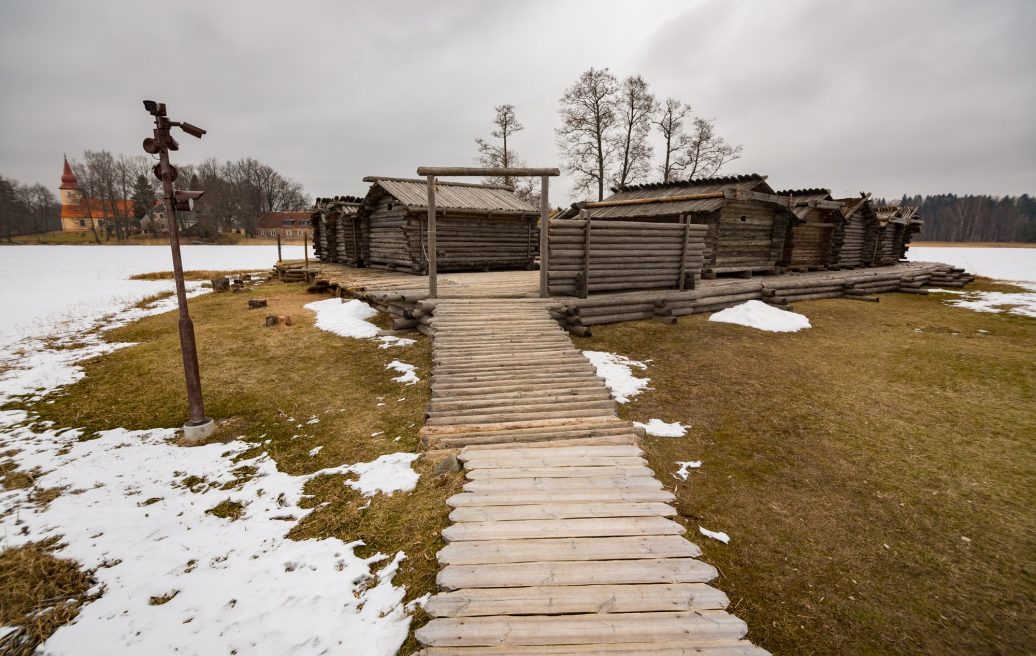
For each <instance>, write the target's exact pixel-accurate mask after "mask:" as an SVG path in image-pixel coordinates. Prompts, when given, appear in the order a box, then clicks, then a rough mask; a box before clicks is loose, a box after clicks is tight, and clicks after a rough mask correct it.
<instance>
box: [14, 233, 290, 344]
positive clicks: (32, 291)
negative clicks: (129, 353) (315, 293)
mask: <svg viewBox="0 0 1036 656" xmlns="http://www.w3.org/2000/svg"><path fill="white" fill-rule="evenodd" d="M283 254H284V257H285V258H287V259H301V258H302V256H303V249H302V246H284V247H283ZM181 255H182V257H183V266H184V269H185V270H188V271H189V270H192V269H193V270H202V269H209V270H233V269H254V270H256V271H265V270H267V269H269V268H270V267H271V266H273V264H274V262H276V261H277V247H276V246H273V245H270V246H193V245H192V246H182V247H181ZM172 268H173V260H172V255H171V254H170V251H169V247H168V246H4V247H0V308H2V310H0V349H2V348H4V347H6V346H8V345H10V344H12V343H14V342H17V341H18V340H20V339H22V338H24V337H27V336H31V335H39V334H47V333H48V332H50V331H51V330H52V329H53V328H54V327H55V326H60V325H62V324H65V327H67V324H68V323H69V322H74V323H76V324H81V325H83V326H87V325H92V323H93V320H94V319H96V318H97V317H99V316H101V315H104V314H107V313H110V312H114V311H116V310H118V309H120V308H123V307H126V306H127V305H131V304H133V303H135V302H137V301H139V300H140V299H142V298H144V297H146V296H150V295H152V294H157V293H159V292H164V291H172V290H173V281H172V280H130V279H129V277H130V276H132V275H135V274H139V273H151V272H154V271H171V270H172Z"/></svg>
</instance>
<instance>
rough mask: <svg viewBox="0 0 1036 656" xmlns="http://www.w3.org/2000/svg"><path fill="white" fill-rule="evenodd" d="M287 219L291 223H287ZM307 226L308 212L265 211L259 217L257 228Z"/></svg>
mask: <svg viewBox="0 0 1036 656" xmlns="http://www.w3.org/2000/svg"><path fill="white" fill-rule="evenodd" d="M289 221H290V222H291V223H289ZM299 226H302V227H308V226H309V212H266V213H265V214H263V215H261V216H260V217H259V221H258V223H257V224H256V227H259V228H267V229H269V228H297V227H299Z"/></svg>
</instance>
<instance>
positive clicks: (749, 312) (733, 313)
mask: <svg viewBox="0 0 1036 656" xmlns="http://www.w3.org/2000/svg"><path fill="white" fill-rule="evenodd" d="M709 321H718V322H720V323H733V324H737V325H739V326H747V327H749V328H757V329H759V330H765V331H768V332H772V333H794V332H798V331H800V330H805V329H806V328H809V327H810V323H809V319H808V318H807V317H806V316H805V315H802V314H797V313H795V312H789V311H787V310H782V309H780V308H776V307H774V306H772V305H768V304H766V303H763V302H762V301H745V302H744V303H742V304H741V305H735V306H734V307H731V308H727V309H725V310H720V311H719V312H716V313H715V314H713V315H711V316H710V317H709Z"/></svg>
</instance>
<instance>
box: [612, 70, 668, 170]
mask: <svg viewBox="0 0 1036 656" xmlns="http://www.w3.org/2000/svg"><path fill="white" fill-rule="evenodd" d="M615 108H616V113H617V114H618V117H619V121H618V123H619V124H618V129H617V130H616V131H615V134H614V135H613V137H612V149H613V150H614V151H615V153H616V160H617V163H618V169H617V170H616V172H615V176H614V178H613V180H612V181H613V182H614V183H615V184H616V185H618V186H623V185H626V184H630V183H633V182H637V181H640V180H643V179H644V178H645V177H646V176H647V175H648V173H649V172H650V171H651V157H652V155H653V154H654V151H653V149H652V147H651V144H650V143H648V136H649V135H650V134H651V123H652V118H653V117H654V114H655V112H656V111H657V109H658V104H657V103H656V102H655V97H654V96H653V95H652V94H651V92H650V91H649V90H648V85H647V82H645V81H644V78H642V77H641V76H639V75H631V76H630V77H628V78H626V79H625V80H623V82H622V87H621V88H620V89H619V92H618V97H617V98H616V102H615Z"/></svg>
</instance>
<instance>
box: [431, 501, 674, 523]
mask: <svg viewBox="0 0 1036 656" xmlns="http://www.w3.org/2000/svg"><path fill="white" fill-rule="evenodd" d="M546 501H547V500H545V503H538V504H530V505H526V506H469V507H464V508H457V509H455V510H453V511H452V512H451V513H450V520H451V521H454V522H489V521H498V522H506V521H512V520H516V519H576V518H586V517H675V516H676V511H675V510H673V507H672V506H670V505H669V504H665V503H660V502H657V501H654V502H644V503H636V502H620V503H602V502H595V503H548V502H546Z"/></svg>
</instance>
